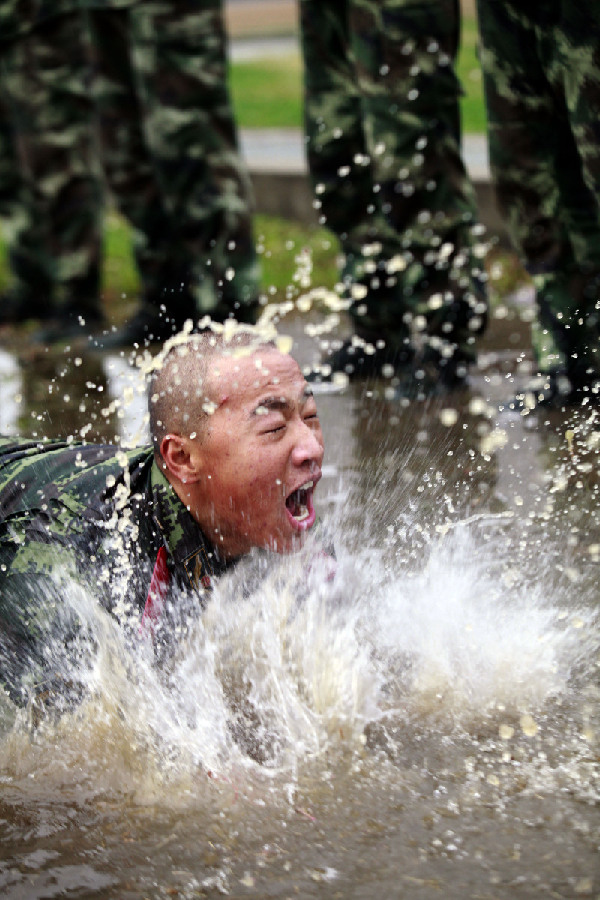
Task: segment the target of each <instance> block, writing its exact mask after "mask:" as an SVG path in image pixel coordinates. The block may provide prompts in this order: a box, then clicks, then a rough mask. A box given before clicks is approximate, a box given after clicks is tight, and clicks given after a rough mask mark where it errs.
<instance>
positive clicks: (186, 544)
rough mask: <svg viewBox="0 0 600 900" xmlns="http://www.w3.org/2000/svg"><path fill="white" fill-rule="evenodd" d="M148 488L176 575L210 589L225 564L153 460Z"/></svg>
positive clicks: (155, 516)
mask: <svg viewBox="0 0 600 900" xmlns="http://www.w3.org/2000/svg"><path fill="white" fill-rule="evenodd" d="M150 488H151V493H152V502H153V507H154V510H153V511H154V519H155V521H156V523H157V525H158V527H159V529H160V532H161V535H162V538H163V540H164V542H165V546H166V548H167V551H168V553H169V556H170V557H171V559H172V560H173V562H174V564H175V568H176V570H177V573H178V574H179V575H180V576H181V575H183V574H184V573H185V577H184V578H183V581H187V582H188V583H189V584H190V585H191V586H192V587H193V588H194V589H195V590H197V591H201V590H202V589H203V588H207V587H210V579H211V577H213V576H214V575H220V574H222V572H224V571H225V569H226V568H227V562H226V561H225V560H223V559H222V558H221V557H220V556H219V553H218V551H217V549H216V547H213V545H212V544H211V543H210V542H209V541H208V540H207V538H206V536H205V535H204V534H203V532H202V531H201V530H200V526H199V525H198V523H197V522H196V521H195V520H194V518H193V517H192V516H191V514H190V513H189V512H188V510H187V509H186V507H185V506H184V504H183V503H182V502H181V500H180V499H179V497H178V496H177V494H176V493H175V491H174V490H173V488H172V486H171V485H170V484H169V482H168V481H167V479H166V478H165V476H164V475H163V473H162V472H161V471H160V469H159V467H158V466H157V464H156V461H154V462H153V464H152V470H151V473H150Z"/></svg>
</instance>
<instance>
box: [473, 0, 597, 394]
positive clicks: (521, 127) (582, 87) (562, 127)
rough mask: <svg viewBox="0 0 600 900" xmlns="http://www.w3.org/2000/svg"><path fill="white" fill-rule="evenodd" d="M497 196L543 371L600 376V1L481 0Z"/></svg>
mask: <svg viewBox="0 0 600 900" xmlns="http://www.w3.org/2000/svg"><path fill="white" fill-rule="evenodd" d="M478 17H479V30H480V36H481V63H482V68H483V73H484V86H485V98H486V106H487V113H488V131H489V148H490V163H491V167H492V173H493V178H494V182H495V187H496V193H497V198H498V203H499V206H500V209H501V211H502V213H503V214H504V216H505V218H506V221H507V224H508V226H509V230H510V233H511V235H512V238H513V240H514V243H515V246H516V247H517V249H518V250H519V252H520V253H521V255H522V257H523V259H524V261H525V263H526V266H527V268H528V270H529V272H530V273H531V275H532V277H533V281H534V283H535V286H536V289H537V299H538V320H537V322H536V323H535V328H534V350H535V356H536V362H537V365H538V367H539V369H540V371H542V372H548V371H563V372H565V373H566V374H568V375H569V377H570V378H571V380H572V381H574V382H575V384H581V383H586V382H587V381H589V379H590V377H594V376H595V377H598V375H600V126H599V123H600V7H599V6H598V3H597V2H595V0H582V2H578V3H570V2H569V0H548V2H546V3H543V4H539V3H536V4H533V3H532V2H525V3H524V2H521V0H518V2H517V0H503V2H502V3H495V2H490V0H478Z"/></svg>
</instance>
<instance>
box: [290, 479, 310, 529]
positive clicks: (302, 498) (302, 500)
mask: <svg viewBox="0 0 600 900" xmlns="http://www.w3.org/2000/svg"><path fill="white" fill-rule="evenodd" d="M314 486H315V483H314V481H307V482H306V484H303V485H302V486H301V487H299V488H296V490H295V491H292V493H291V494H290V495H289V497H287V498H286V501H285V505H286V509H287V511H288V513H289V514H290V516H291V517H292V519H293V520H294V521H295V522H297V523H298V524H301V523H304V522H308V520H309V519H310V518H312V517H313V516H314V509H313V504H312V495H313V489H314Z"/></svg>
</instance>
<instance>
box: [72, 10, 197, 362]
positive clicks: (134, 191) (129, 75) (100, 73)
mask: <svg viewBox="0 0 600 900" xmlns="http://www.w3.org/2000/svg"><path fill="white" fill-rule="evenodd" d="M87 23H88V28H89V34H90V43H91V55H92V62H93V95H94V100H95V104H96V111H97V116H98V133H99V138H100V148H101V154H100V155H101V161H102V165H103V168H104V172H105V175H106V179H107V182H108V186H109V188H110V190H111V192H112V194H113V196H114V198H115V201H116V203H117V205H118V208H119V210H120V212H121V213H122V214H123V215H124V216H125V218H126V219H127V220H128V221H129V222H130V223H131V224H132V225H133V227H134V229H135V235H134V238H135V242H134V243H135V246H134V253H135V260H136V264H137V268H138V271H139V274H140V281H141V288H142V296H141V304H140V307H139V309H138V311H137V313H136V314H135V315H134V316H133V318H132V319H131V320H130V321H129V322H127V323H126V324H125V325H124V326H123V327H122V328H120V329H118V330H117V331H116V332H114V333H113V334H111V335H109V336H108V337H107V338H104V339H103V340H102V345H103V346H104V347H108V346H115V347H116V346H122V345H125V346H127V345H131V344H133V343H135V342H138V343H142V342H143V341H144V340H145V339H149V338H156V339H160V340H162V339H165V338H167V337H168V336H169V335H170V334H172V333H173V331H178V330H179V329H180V328H181V327H182V325H183V324H184V322H185V320H186V319H188V318H193V317H194V303H193V300H192V298H191V296H190V293H189V290H188V280H189V278H190V272H189V265H188V264H187V263H186V261H185V259H184V257H183V249H182V248H181V245H180V243H181V242H180V241H178V239H177V229H176V227H175V225H174V222H173V217H172V215H171V214H170V212H169V211H168V210H167V208H166V204H165V200H164V197H163V195H162V192H161V187H160V183H159V180H158V174H157V171H156V167H155V165H154V161H153V159H152V156H151V153H150V150H149V145H148V138H147V135H146V131H145V115H146V111H145V109H144V108H143V106H142V104H141V101H140V96H139V84H138V81H137V75H136V65H135V62H134V53H135V47H136V42H137V40H138V35H137V32H136V24H137V23H136V21H135V20H134V19H132V16H131V13H130V10H129V9H93V10H90V11H89V13H88V18H87Z"/></svg>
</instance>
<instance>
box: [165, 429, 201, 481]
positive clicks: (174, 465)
mask: <svg viewBox="0 0 600 900" xmlns="http://www.w3.org/2000/svg"><path fill="white" fill-rule="evenodd" d="M160 452H161V456H162V458H163V461H164V469H165V475H166V476H167V478H169V473H170V474H171V475H172V476H173V477H174V478H175V479H177V481H180V482H182V484H191V483H193V482H195V481H198V479H199V478H200V472H201V460H200V455H199V453H198V448H197V444H196V442H194V441H192V440H190V439H189V438H186V437H182V435H180V434H166V435H165V436H164V438H163V439H162V441H161V442H160ZM169 480H171V479H169Z"/></svg>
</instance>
